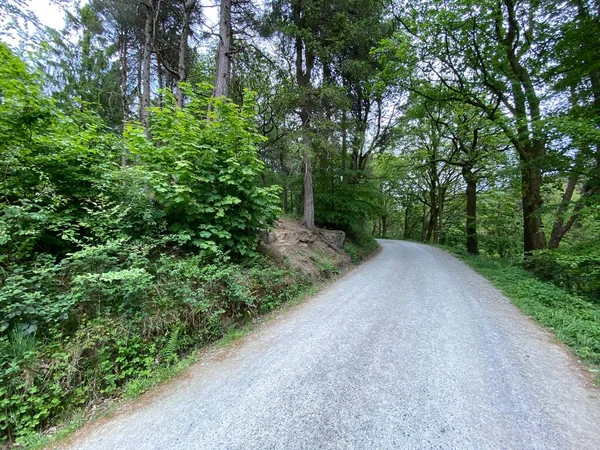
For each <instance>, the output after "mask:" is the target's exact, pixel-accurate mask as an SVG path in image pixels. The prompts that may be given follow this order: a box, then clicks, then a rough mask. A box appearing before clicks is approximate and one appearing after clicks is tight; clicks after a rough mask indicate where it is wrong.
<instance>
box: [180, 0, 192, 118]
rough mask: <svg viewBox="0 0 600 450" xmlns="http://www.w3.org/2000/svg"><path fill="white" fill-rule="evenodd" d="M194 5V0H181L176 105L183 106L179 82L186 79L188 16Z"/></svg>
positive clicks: (182, 95) (188, 33)
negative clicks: (181, 15) (181, 14)
mask: <svg viewBox="0 0 600 450" xmlns="http://www.w3.org/2000/svg"><path fill="white" fill-rule="evenodd" d="M195 7H196V0H186V1H184V2H183V17H182V20H181V38H180V40H179V61H178V65H177V73H178V75H179V82H178V83H177V91H176V98H177V106H179V107H180V108H183V103H184V100H185V99H184V97H185V96H184V94H183V90H182V89H181V85H180V83H184V82H185V81H186V80H187V61H186V56H187V47H188V38H189V35H190V16H191V14H192V12H193V11H194V8H195Z"/></svg>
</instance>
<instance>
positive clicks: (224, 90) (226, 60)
mask: <svg viewBox="0 0 600 450" xmlns="http://www.w3.org/2000/svg"><path fill="white" fill-rule="evenodd" d="M219 14H220V15H219V48H218V50H217V76H216V78H215V97H229V83H230V81H231V41H232V32H231V0H221V7H220V8H219Z"/></svg>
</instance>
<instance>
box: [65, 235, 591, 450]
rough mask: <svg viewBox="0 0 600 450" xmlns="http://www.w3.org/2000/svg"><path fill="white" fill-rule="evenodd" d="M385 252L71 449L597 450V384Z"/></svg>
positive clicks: (496, 307) (477, 286)
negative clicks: (593, 383)
mask: <svg viewBox="0 0 600 450" xmlns="http://www.w3.org/2000/svg"><path fill="white" fill-rule="evenodd" d="M380 243H381V245H382V246H383V251H382V252H381V253H380V254H379V255H378V256H377V257H375V258H373V259H372V260H371V261H369V262H367V263H366V264H364V265H363V266H361V267H359V268H357V269H355V270H354V271H352V272H350V273H349V274H348V275H346V276H345V277H343V278H341V279H340V280H338V281H337V282H335V283H334V284H332V285H331V286H330V287H328V288H327V289H325V290H324V291H322V292H321V293H320V294H318V295H317V296H315V297H314V298H312V299H310V300H308V301H306V302H305V303H304V304H302V305H301V306H298V307H296V308H294V309H292V310H290V311H287V312H284V313H282V314H281V315H280V316H278V317H277V318H276V319H274V320H272V321H271V322H270V323H268V324H267V325H266V326H264V327H262V328H261V329H260V330H257V331H256V332H253V333H252V334H251V335H250V336H248V337H247V338H246V339H245V340H244V341H243V342H241V343H239V344H236V345H233V346H232V347H231V348H228V349H226V350H224V351H222V354H217V355H216V356H212V357H209V358H207V359H206V360H204V362H201V363H199V364H197V365H196V366H194V367H192V368H191V369H190V370H189V372H188V374H187V375H186V376H183V377H180V378H179V379H178V380H176V381H175V382H174V383H172V384H171V385H169V386H168V387H167V388H166V389H162V391H159V393H158V394H155V395H154V396H152V397H148V398H146V399H145V400H144V401H142V402H141V404H140V405H137V406H135V407H131V408H129V409H126V410H125V411H124V412H123V413H121V414H118V415H117V416H116V417H114V418H113V419H111V420H109V421H106V422H104V423H98V424H95V425H92V426H90V427H89V429H87V430H82V432H80V433H79V434H77V435H75V436H74V438H73V439H72V440H71V443H70V445H72V447H69V448H77V449H106V450H115V449H119V450H123V449H384V448H385V449H461V450H462V449H478V450H480V449H519V450H522V449H544V450H549V449H578V450H582V449H599V448H600V390H599V389H598V388H597V387H594V386H593V385H592V383H591V381H590V378H589V376H587V375H586V374H585V373H584V371H583V370H582V369H581V368H580V367H579V366H578V364H577V362H576V360H575V359H574V358H573V356H571V355H570V354H569V353H568V352H567V351H566V350H565V349H564V348H563V347H562V346H561V345H559V344H556V343H555V342H554V341H553V339H552V336H551V335H550V334H549V333H548V332H546V331H544V330H542V329H540V328H539V327H538V326H537V325H535V324H534V323H533V322H532V321H531V320H530V319H528V318H526V317H525V316H523V315H522V314H521V313H520V312H519V311H518V310H517V309H516V308H515V307H514V306H512V305H511V304H510V303H509V302H508V300H507V299H506V298H505V297H503V296H502V295H501V294H500V293H499V292H498V291H497V290H496V289H494V288H493V287H492V286H491V285H490V284H489V283H488V282H487V281H486V280H484V279H483V278H482V277H480V276H479V275H477V274H476V273H474V272H473V271H472V270H471V269H470V268H468V267H467V266H465V265H464V264H463V263H462V262H460V261H458V260H457V259H455V258H454V257H452V256H450V255H448V254H446V253H444V252H442V251H440V250H437V249H435V248H431V247H427V246H423V245H419V244H415V243H409V242H399V241H387V240H383V241H381V242H380Z"/></svg>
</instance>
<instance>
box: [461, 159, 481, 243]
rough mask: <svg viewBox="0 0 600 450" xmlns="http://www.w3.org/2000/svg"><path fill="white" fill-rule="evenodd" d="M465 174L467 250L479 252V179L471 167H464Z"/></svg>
mask: <svg viewBox="0 0 600 450" xmlns="http://www.w3.org/2000/svg"><path fill="white" fill-rule="evenodd" d="M463 176H464V178H465V181H466V182H467V221H466V222H467V223H466V227H467V252H469V253H470V254H472V255H478V254H479V243H478V240H477V180H476V178H475V176H474V175H473V174H472V173H471V169H470V168H463Z"/></svg>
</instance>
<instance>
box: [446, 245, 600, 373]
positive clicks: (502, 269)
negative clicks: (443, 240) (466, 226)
mask: <svg viewBox="0 0 600 450" xmlns="http://www.w3.org/2000/svg"><path fill="white" fill-rule="evenodd" d="M447 250H449V251H451V252H452V253H453V254H454V255H456V256H458V257H459V258H460V259H462V260H463V261H465V262H466V263H467V264H469V265H470V266H471V267H472V268H473V269H475V271H477V272H478V273H480V274H481V275H483V276H484V277H486V278H488V279H489V280H490V281H491V282H492V283H493V284H494V285H495V286H496V287H497V288H498V289H499V290H500V291H502V292H503V293H504V294H505V295H506V296H507V297H509V298H510V299H511V301H512V302H513V303H514V304H515V305H516V306H517V307H519V308H520V309H521V310H522V311H523V312H524V313H526V314H528V315H530V316H531V317H533V318H534V319H535V320H537V321H538V322H540V323H541V324H542V325H544V326H546V327H548V328H549V329H551V330H552V331H553V332H554V334H555V335H556V337H557V339H558V340H560V341H562V342H564V343H565V344H567V345H568V346H569V348H570V349H571V350H572V351H573V353H574V354H575V355H577V356H578V357H579V358H580V359H581V360H582V361H583V362H585V363H586V364H589V365H590V366H591V369H590V370H591V371H592V372H594V373H596V380H597V381H600V375H599V374H600V372H599V368H600V305H598V304H595V303H592V302H590V301H588V300H586V299H585V298H582V297H580V296H577V295H574V294H571V293H569V292H567V291H566V290H564V289H562V288H560V287H558V286H556V285H554V284H553V283H551V282H546V281H542V280H540V279H538V278H536V276H535V275H533V274H532V273H530V272H528V271H527V270H525V269H524V268H523V267H521V266H520V265H519V264H516V263H512V262H510V261H507V260H501V259H493V258H490V257H487V256H472V255H469V254H467V253H466V252H463V251H458V250H456V249H447Z"/></svg>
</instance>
